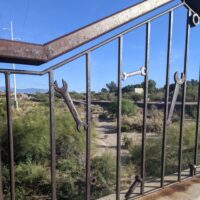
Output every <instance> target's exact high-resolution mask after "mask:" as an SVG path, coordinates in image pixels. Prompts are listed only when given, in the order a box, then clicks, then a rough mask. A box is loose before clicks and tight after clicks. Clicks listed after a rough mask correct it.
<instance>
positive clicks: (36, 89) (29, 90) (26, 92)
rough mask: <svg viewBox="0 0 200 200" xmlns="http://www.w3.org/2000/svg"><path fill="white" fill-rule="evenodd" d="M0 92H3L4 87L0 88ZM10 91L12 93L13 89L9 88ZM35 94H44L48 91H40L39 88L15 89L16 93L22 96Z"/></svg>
mask: <svg viewBox="0 0 200 200" xmlns="http://www.w3.org/2000/svg"><path fill="white" fill-rule="evenodd" d="M0 91H3V92H4V91H5V87H0ZM11 91H14V88H11ZM36 92H39V93H46V92H48V90H46V89H40V88H25V89H17V93H24V94H35V93H36Z"/></svg>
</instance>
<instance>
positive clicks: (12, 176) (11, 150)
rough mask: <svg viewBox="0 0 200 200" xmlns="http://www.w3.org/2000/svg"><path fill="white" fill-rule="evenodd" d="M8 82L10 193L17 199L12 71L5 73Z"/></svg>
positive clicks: (12, 198) (12, 199) (12, 197)
mask: <svg viewBox="0 0 200 200" xmlns="http://www.w3.org/2000/svg"><path fill="white" fill-rule="evenodd" d="M5 82H6V83H5V84H6V107H7V126H8V143H9V144H8V146H9V164H10V166H9V167H10V195H11V200H15V172H14V171H15V166H14V145H13V124H12V123H13V121H12V110H11V98H10V73H6V74H5Z"/></svg>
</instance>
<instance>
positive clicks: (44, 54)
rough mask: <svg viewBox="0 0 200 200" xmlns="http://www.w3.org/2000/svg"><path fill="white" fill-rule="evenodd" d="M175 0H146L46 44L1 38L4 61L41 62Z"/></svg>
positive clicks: (1, 53)
mask: <svg viewBox="0 0 200 200" xmlns="http://www.w3.org/2000/svg"><path fill="white" fill-rule="evenodd" d="M172 1H173V0H148V1H143V2H141V3H138V4H136V5H134V6H131V7H129V8H127V9H124V10H122V11H120V12H117V13H115V14H113V15H111V16H109V17H106V18H104V19H102V20H99V21H97V22H95V23H92V24H90V25H88V26H85V27H83V28H81V29H79V30H76V31H74V32H72V33H69V34H67V35H65V36H63V37H60V38H58V39H56V40H53V41H51V42H49V43H46V44H44V45H37V44H30V43H24V42H13V41H7V40H0V62H9V63H20V64H32V65H40V64H42V63H45V62H48V61H49V60H52V59H53V58H56V57H58V56H60V55H62V54H64V53H67V52H69V51H71V50H73V49H75V48H77V47H79V46H81V45H83V44H85V43H87V42H89V41H91V40H93V39H95V38H98V37H99V36H102V35H104V34H106V33H108V32H110V31H112V30H114V29H116V28H118V27H120V26H122V25H124V24H126V23H128V22H130V21H132V20H134V19H137V18H138V17H141V16H142V15H144V14H147V13H149V12H151V11H153V10H155V9H157V8H159V7H161V6H163V5H165V4H167V3H170V2H172Z"/></svg>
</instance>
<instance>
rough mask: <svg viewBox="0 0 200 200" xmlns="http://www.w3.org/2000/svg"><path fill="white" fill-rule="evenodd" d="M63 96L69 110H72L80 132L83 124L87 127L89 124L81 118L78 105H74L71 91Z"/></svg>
mask: <svg viewBox="0 0 200 200" xmlns="http://www.w3.org/2000/svg"><path fill="white" fill-rule="evenodd" d="M63 98H64V100H65V103H66V104H67V106H68V108H69V111H70V112H71V114H72V116H73V118H74V120H75V122H76V126H77V130H78V131H79V132H80V129H81V126H83V127H84V128H85V129H86V127H87V125H86V124H85V123H84V122H83V121H82V120H81V118H80V116H79V114H78V111H77V110H76V107H75V106H74V103H73V101H72V99H71V97H70V95H69V93H68V92H66V93H65V95H63Z"/></svg>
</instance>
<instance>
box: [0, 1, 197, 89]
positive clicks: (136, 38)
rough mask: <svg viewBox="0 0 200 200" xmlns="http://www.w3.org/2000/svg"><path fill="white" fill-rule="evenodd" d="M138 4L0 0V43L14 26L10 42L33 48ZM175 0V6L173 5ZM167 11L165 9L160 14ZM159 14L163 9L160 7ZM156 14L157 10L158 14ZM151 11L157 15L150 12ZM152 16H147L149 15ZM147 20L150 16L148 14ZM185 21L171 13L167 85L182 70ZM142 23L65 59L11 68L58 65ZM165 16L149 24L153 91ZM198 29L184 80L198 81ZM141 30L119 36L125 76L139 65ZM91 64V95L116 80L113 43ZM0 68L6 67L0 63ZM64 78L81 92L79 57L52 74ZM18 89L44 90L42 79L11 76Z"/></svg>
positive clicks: (161, 77) (162, 66) (160, 69)
mask: <svg viewBox="0 0 200 200" xmlns="http://www.w3.org/2000/svg"><path fill="white" fill-rule="evenodd" d="M137 2H139V1H135V0H133V1H130V0H121V1H116V0H95V1H92V0H85V1H81V0H34V1H33V0H20V1H16V0H1V11H0V38H4V39H9V38H10V33H9V31H3V28H7V27H9V25H10V20H12V21H13V24H14V34H15V37H16V38H21V40H23V41H27V42H34V43H45V42H48V41H49V40H52V39H55V38H56V37H59V36H62V35H64V34H66V33H69V32H71V31H74V30H75V29H77V28H80V27H82V26H84V25H87V24H88V23H91V22H94V21H96V20H98V19H101V18H103V17H105V16H108V15H110V14H113V13H115V12H116V11H119V10H121V9H123V8H126V7H128V6H131V5H133V4H135V3H137ZM177 2H179V1H175V3H177ZM166 8H167V7H165V9H166ZM163 9H164V8H163ZM160 10H162V9H160ZM156 12H157V11H156ZM156 12H154V13H153V14H155V13H156ZM151 15H152V14H151ZM185 16H186V9H185V8H180V9H178V10H177V11H176V12H175V15H174V17H175V21H174V35H173V56H172V69H171V82H173V74H174V73H175V71H179V72H180V73H181V72H182V71H183V60H184V45H185V44H184V42H185V24H186V23H185ZM139 21H142V19H139V20H136V22H132V23H130V24H128V25H126V26H123V27H122V28H120V29H118V30H116V31H113V32H112V33H110V34H107V35H106V36H104V37H101V38H100V39H98V40H97V41H94V42H91V43H90V44H87V45H85V46H84V47H81V48H79V49H77V50H75V51H73V52H71V53H69V54H67V55H64V56H62V57H60V58H58V59H55V60H54V61H51V62H50V63H47V64H45V65H42V66H23V65H17V66H16V67H17V68H19V69H34V70H40V69H44V68H46V67H49V66H51V65H52V64H54V63H56V62H58V61H61V60H62V59H64V58H67V57H69V56H70V55H73V54H74V53H77V52H80V51H81V50H83V49H86V48H87V47H89V46H92V45H93V44H96V43H98V42H99V41H102V40H103V39H105V38H108V37H109V36H112V35H114V34H115V33H117V32H119V31H121V30H125V29H126V28H128V27H130V26H131V25H133V24H135V23H137V22H139ZM167 25H168V16H167V15H166V16H163V17H161V18H159V19H158V20H156V21H154V22H153V23H152V27H151V51H150V55H151V57H150V74H149V77H150V78H151V79H154V80H155V81H156V82H157V85H158V86H159V87H161V86H163V85H164V83H165V71H166V53H167V52H166V47H167V33H168V32H167ZM199 31H200V26H198V27H195V28H192V30H191V44H190V54H189V71H188V79H191V78H194V79H197V78H198V73H199V66H200V38H199ZM144 38H145V27H141V28H139V29H138V30H136V31H134V32H131V33H129V34H127V35H126V36H125V37H124V54H123V71H126V72H129V71H134V70H137V69H139V68H140V67H141V66H143V65H144V51H145V43H144ZM91 61H92V69H91V73H92V90H95V91H99V90H100V89H101V88H102V87H105V84H106V83H108V82H110V81H112V80H113V81H116V80H117V41H113V42H112V43H110V44H109V45H106V46H104V47H102V48H100V49H98V50H95V51H94V52H93V53H92V54H91ZM0 66H1V67H2V68H4V67H5V68H9V67H12V66H11V65H9V64H4V63H0ZM62 78H64V79H66V80H67V82H68V83H69V89H70V90H76V91H85V58H84V57H83V58H80V59H78V60H76V61H74V62H72V63H70V64H68V65H66V66H63V67H62V68H60V69H59V70H56V71H55V79H56V80H58V82H59V83H61V79H62ZM141 81H143V78H142V77H134V78H130V79H128V80H127V81H126V82H123V85H127V84H135V83H139V82H141ZM3 85H4V78H3V76H0V86H3ZM17 86H18V88H30V87H36V88H47V87H48V83H47V76H44V77H35V76H24V75H22V76H21V75H17Z"/></svg>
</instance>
